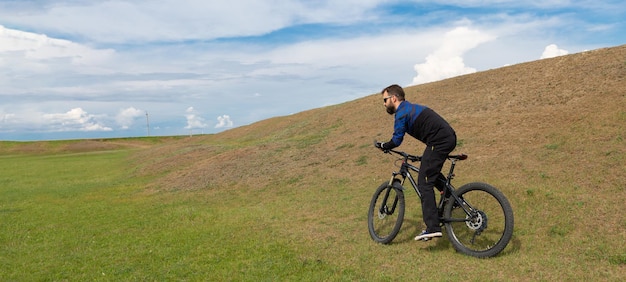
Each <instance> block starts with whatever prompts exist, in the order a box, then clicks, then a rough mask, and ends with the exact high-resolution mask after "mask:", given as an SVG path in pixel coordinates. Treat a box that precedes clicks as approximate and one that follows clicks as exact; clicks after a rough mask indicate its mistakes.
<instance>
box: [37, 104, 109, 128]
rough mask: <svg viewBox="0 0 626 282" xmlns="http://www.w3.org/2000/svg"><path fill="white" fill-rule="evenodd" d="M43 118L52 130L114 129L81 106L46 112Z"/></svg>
mask: <svg viewBox="0 0 626 282" xmlns="http://www.w3.org/2000/svg"><path fill="white" fill-rule="evenodd" d="M43 119H44V121H45V122H46V123H47V124H48V126H49V128H50V130H49V131H51V132H54V131H57V132H59V131H112V130H113V129H111V128H110V127H107V126H105V125H103V124H102V123H101V122H99V121H98V120H97V119H98V116H96V115H92V114H89V113H87V112H86V111H84V110H83V109H81V108H74V109H71V110H70V111H68V112H66V113H61V114H44V115H43Z"/></svg>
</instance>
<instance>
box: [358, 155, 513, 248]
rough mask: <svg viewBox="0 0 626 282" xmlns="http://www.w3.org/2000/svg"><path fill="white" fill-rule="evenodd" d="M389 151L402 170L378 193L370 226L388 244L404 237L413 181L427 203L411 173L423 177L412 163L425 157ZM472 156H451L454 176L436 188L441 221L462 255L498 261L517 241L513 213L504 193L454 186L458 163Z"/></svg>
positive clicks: (481, 187)
mask: <svg viewBox="0 0 626 282" xmlns="http://www.w3.org/2000/svg"><path fill="white" fill-rule="evenodd" d="M384 152H385V153H389V154H397V155H399V156H400V158H399V159H398V161H400V162H401V163H400V170H399V171H394V172H392V176H391V179H390V180H389V181H388V182H383V183H382V184H381V185H380V187H378V189H376V191H375V192H374V196H373V197H372V201H371V203H370V206H369V210H368V213H367V223H368V229H369V233H370V236H371V237H372V239H373V240H374V241H376V242H378V243H382V244H388V243H390V242H391V241H392V240H393V239H394V238H395V237H396V235H398V232H400V227H401V226H402V221H403V220H404V212H405V197H404V191H405V188H404V184H405V181H406V180H407V179H408V180H409V183H410V185H411V186H413V190H415V193H416V194H417V196H418V197H419V199H421V198H422V195H421V193H420V192H419V190H418V189H417V182H416V178H414V177H413V175H411V172H415V173H419V168H418V167H416V166H415V165H412V164H410V163H409V161H411V162H419V161H421V156H416V155H410V154H407V153H405V152H401V151H396V150H385V151H384ZM467 157H468V156H467V155H465V154H460V155H449V156H448V160H449V161H450V162H451V164H450V170H449V172H448V175H447V176H445V175H443V174H442V173H440V174H439V178H438V179H437V182H436V184H435V188H436V189H437V190H439V192H440V197H439V202H438V204H437V209H438V212H439V219H440V222H441V224H442V226H444V227H445V233H446V234H447V237H448V239H449V240H450V242H451V243H452V246H453V247H454V248H455V249H456V250H457V251H458V252H460V253H463V254H466V255H469V256H474V257H479V258H486V257H493V256H495V255H497V254H499V253H500V252H501V251H502V250H504V248H505V247H506V246H507V244H508V243H509V241H510V240H511V237H512V236H513V208H512V207H511V204H510V203H509V201H508V200H507V199H506V197H505V196H504V194H502V192H500V191H499V190H498V189H496V188H495V187H493V186H491V185H489V184H487V183H482V182H473V183H468V184H465V185H463V186H461V187H459V188H458V189H456V188H455V187H454V186H453V185H452V183H451V182H452V179H454V177H455V174H454V168H455V166H456V164H457V162H458V161H462V160H465V159H467ZM433 189H434V188H433ZM420 203H421V201H420ZM426 240H428V239H426Z"/></svg>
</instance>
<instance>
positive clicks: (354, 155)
mask: <svg viewBox="0 0 626 282" xmlns="http://www.w3.org/2000/svg"><path fill="white" fill-rule="evenodd" d="M625 76H626V46H619V47H614V48H607V49H601V50H595V51H588V52H584V53H580V54H573V55H569V56H563V57H557V58H553V59H546V60H540V61H535V62H529V63H524V64H519V65H515V66H510V67H504V68H500V69H495V70H490V71H485V72H480V73H476V74H471V75H466V76H461V77H456V78H452V79H447V80H444V81H440V82H434V83H429V84H424V85H419V86H414V87H410V88H407V89H406V91H407V100H409V101H413V102H418V103H422V104H425V105H428V106H429V107H431V108H433V109H435V110H436V111H437V112H439V113H440V114H442V115H443V116H444V117H445V118H447V119H448V120H449V121H450V123H451V124H452V126H453V127H454V128H455V129H456V130H457V135H458V137H459V142H460V146H459V147H457V151H463V152H465V153H468V154H469V155H470V157H471V158H470V161H469V162H468V163H467V165H465V167H463V170H464V171H467V170H469V169H471V174H472V175H473V176H474V178H479V179H484V178H485V177H488V178H490V179H493V181H501V182H503V183H507V182H511V181H520V182H524V181H527V180H528V179H533V178H536V177H537V176H538V175H539V174H540V173H547V174H563V176H567V177H576V180H577V181H579V183H577V184H578V185H580V186H584V187H588V186H591V185H593V184H594V182H593V181H592V180H591V179H590V178H588V177H587V178H586V177H582V175H584V174H586V173H585V172H587V171H588V172H591V171H595V172H600V175H602V177H600V175H597V174H596V175H594V177H593V178H595V179H598V178H604V179H605V180H603V181H607V183H610V182H614V183H615V185H616V186H617V187H620V186H621V187H624V185H623V184H624V183H625V182H624V181H625V179H626V178H625V177H617V176H620V175H622V176H623V173H624V169H623V168H624V165H623V164H622V163H620V162H619V160H624V144H625V143H624V141H623V139H624V138H625V135H626V129H625V128H626V127H625V122H626V92H625V91H624V89H626V80H625ZM382 87H384V86H381V89H382ZM373 91H377V90H373ZM392 123H393V119H392V117H391V116H389V115H387V114H386V113H385V111H384V109H383V106H382V102H381V101H380V95H379V94H378V93H376V94H372V95H369V96H367V97H365V98H362V99H358V100H355V101H352V102H347V103H344V104H340V105H336V106H331V107H326V108H320V109H314V110H310V111H306V112H302V113H298V114H294V115H291V116H285V117H277V118H272V119H268V120H264V121H261V122H258V123H255V124H252V125H249V126H243V127H240V128H235V129H232V130H229V131H226V132H223V133H220V134H216V135H209V136H204V137H194V138H190V139H187V140H184V141H181V142H177V143H173V144H168V145H166V146H161V147H158V148H154V149H153V150H150V151H147V152H145V154H147V155H146V156H141V157H140V159H141V160H146V159H147V160H151V162H152V163H151V164H144V165H146V166H144V169H145V170H146V171H152V172H154V173H156V174H159V175H161V174H162V173H163V172H164V171H167V172H169V173H168V174H167V175H166V176H165V178H163V179H162V181H163V183H167V184H166V185H159V186H160V187H161V188H162V189H166V190H167V189H202V188H204V187H206V186H207V185H218V186H219V185H220V184H223V183H231V181H239V180H237V179H239V176H238V174H241V173H245V174H246V175H248V176H250V177H258V178H259V179H256V180H254V181H251V183H248V184H246V185H251V186H258V187H263V186H264V185H266V184H267V181H269V180H271V179H278V178H283V177H287V178H290V177H298V178H302V179H307V178H311V181H313V182H316V181H317V180H316V179H317V178H318V177H319V176H323V177H326V178H332V177H339V176H338V175H353V176H354V178H355V179H358V178H360V177H363V176H369V175H371V174H372V173H373V172H374V171H377V170H378V168H377V167H376V166H375V165H360V166H354V165H355V164H357V163H363V162H366V161H369V162H371V163H372V164H376V163H381V161H384V160H385V159H386V157H385V156H383V155H381V154H380V152H378V151H376V150H374V149H373V148H371V146H370V145H371V143H372V141H373V140H374V139H379V140H387V139H389V137H390V136H391V130H392ZM421 146H422V145H421V144H419V143H417V142H414V141H413V140H411V138H406V139H405V143H404V144H403V146H402V147H401V148H404V149H405V150H408V151H413V152H416V153H419V152H421V150H422V147H421ZM164 156H167V157H164ZM382 164H385V165H386V164H387V163H386V162H383V163H382ZM241 181H244V182H245V181H246V180H241ZM353 181H354V180H353ZM618 184H622V185H618Z"/></svg>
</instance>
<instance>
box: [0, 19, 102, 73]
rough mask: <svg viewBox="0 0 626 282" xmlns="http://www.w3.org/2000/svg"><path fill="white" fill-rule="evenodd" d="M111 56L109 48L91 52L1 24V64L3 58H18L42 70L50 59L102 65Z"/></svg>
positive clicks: (42, 35)
mask: <svg viewBox="0 0 626 282" xmlns="http://www.w3.org/2000/svg"><path fill="white" fill-rule="evenodd" d="M113 54H114V51H113V50H111V49H93V48H90V47H88V46H84V45H81V44H78V43H74V42H71V41H68V40H63V39H56V38H50V37H48V36H46V35H44V34H36V33H31V32H24V31H19V30H15V29H8V28H5V27H4V26H2V25H0V65H1V63H2V62H3V61H4V60H2V59H9V58H12V59H14V58H16V57H18V58H21V59H24V60H27V61H30V62H32V63H38V65H37V66H39V67H42V68H43V67H44V66H45V65H47V64H49V63H50V61H49V60H51V59H65V60H66V61H67V63H68V64H69V65H73V66H89V65H93V64H98V63H101V62H105V61H106V60H108V59H110V58H111V56H112V55H113ZM43 69H47V68H43ZM34 70H36V69H34Z"/></svg>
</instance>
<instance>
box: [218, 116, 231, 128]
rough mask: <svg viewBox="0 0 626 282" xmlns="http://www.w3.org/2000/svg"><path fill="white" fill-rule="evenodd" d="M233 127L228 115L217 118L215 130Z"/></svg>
mask: <svg viewBox="0 0 626 282" xmlns="http://www.w3.org/2000/svg"><path fill="white" fill-rule="evenodd" d="M230 127H233V121H232V120H230V116H229V115H221V116H219V117H217V125H215V128H230Z"/></svg>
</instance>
